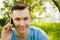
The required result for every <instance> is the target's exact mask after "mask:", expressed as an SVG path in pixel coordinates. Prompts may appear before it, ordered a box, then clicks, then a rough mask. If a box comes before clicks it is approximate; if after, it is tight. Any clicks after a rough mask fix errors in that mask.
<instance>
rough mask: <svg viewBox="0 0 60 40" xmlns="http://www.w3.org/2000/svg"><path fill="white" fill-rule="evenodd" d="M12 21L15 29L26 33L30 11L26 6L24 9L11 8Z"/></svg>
mask: <svg viewBox="0 0 60 40" xmlns="http://www.w3.org/2000/svg"><path fill="white" fill-rule="evenodd" d="M13 22H14V25H15V28H16V31H18V32H19V33H26V32H27V31H28V29H29V25H30V13H29V10H28V8H25V9H24V10H13Z"/></svg>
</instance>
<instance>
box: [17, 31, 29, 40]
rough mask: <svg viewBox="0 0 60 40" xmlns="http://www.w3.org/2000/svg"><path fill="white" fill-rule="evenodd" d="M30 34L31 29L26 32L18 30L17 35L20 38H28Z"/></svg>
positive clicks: (20, 39)
mask: <svg viewBox="0 0 60 40" xmlns="http://www.w3.org/2000/svg"><path fill="white" fill-rule="evenodd" d="M28 34H29V30H28V31H27V32H26V33H19V32H17V31H16V35H17V37H18V39H19V40H26V39H27V37H28Z"/></svg>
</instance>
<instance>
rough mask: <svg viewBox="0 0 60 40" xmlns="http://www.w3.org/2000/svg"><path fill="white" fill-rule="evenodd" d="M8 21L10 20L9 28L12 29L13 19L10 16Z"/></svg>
mask: <svg viewBox="0 0 60 40" xmlns="http://www.w3.org/2000/svg"><path fill="white" fill-rule="evenodd" d="M10 22H11V28H10V29H12V28H13V19H12V18H10Z"/></svg>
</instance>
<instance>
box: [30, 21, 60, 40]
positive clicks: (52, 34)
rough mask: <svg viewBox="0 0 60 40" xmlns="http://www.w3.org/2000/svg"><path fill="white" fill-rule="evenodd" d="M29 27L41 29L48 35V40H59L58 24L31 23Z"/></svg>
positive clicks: (59, 29) (59, 30)
mask: <svg viewBox="0 0 60 40" xmlns="http://www.w3.org/2000/svg"><path fill="white" fill-rule="evenodd" d="M31 25H32V26H36V27H39V28H41V29H43V30H44V31H45V32H46V33H47V34H48V36H49V38H50V40H60V23H51V22H40V23H37V22H32V23H31Z"/></svg>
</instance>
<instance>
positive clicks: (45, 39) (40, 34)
mask: <svg viewBox="0 0 60 40" xmlns="http://www.w3.org/2000/svg"><path fill="white" fill-rule="evenodd" d="M30 29H32V30H34V33H35V35H36V36H37V37H38V38H39V39H40V40H49V38H48V35H47V33H45V32H44V31H43V30H42V29H41V28H38V27H36V26H30Z"/></svg>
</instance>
